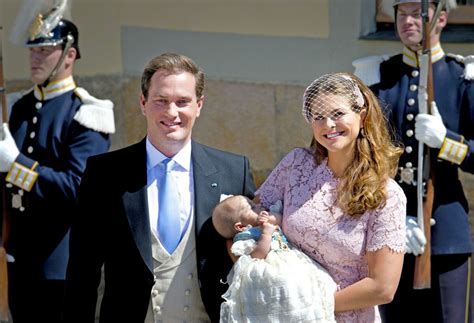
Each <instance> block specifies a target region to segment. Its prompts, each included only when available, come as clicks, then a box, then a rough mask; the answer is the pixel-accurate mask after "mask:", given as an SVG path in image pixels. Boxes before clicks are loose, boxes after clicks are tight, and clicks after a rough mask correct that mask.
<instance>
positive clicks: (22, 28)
mask: <svg viewBox="0 0 474 323" xmlns="http://www.w3.org/2000/svg"><path fill="white" fill-rule="evenodd" d="M71 6H72V1H71V0H69V1H67V0H23V2H22V5H21V7H20V11H19V12H18V15H17V16H16V18H15V22H14V24H13V27H12V31H11V34H10V41H11V42H12V43H14V44H16V45H18V46H23V45H25V44H26V41H27V40H28V39H29V38H31V37H32V31H31V28H32V26H35V20H36V19H38V16H39V15H41V16H42V17H43V18H44V19H42V21H41V24H42V25H41V26H37V25H36V28H37V30H36V31H35V33H36V35H35V36H36V37H44V36H46V35H47V34H48V33H50V32H51V30H53V29H54V28H55V27H56V26H57V24H58V23H59V21H60V20H61V18H65V19H71Z"/></svg>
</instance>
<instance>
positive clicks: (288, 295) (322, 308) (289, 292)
mask: <svg viewBox="0 0 474 323" xmlns="http://www.w3.org/2000/svg"><path fill="white" fill-rule="evenodd" d="M256 230H257V228H252V229H251V231H253V233H252V232H250V233H246V235H247V239H245V238H244V239H243V240H239V241H236V242H234V244H233V245H232V252H233V253H234V254H235V255H237V256H240V257H239V259H238V260H237V262H236V263H235V264H234V267H233V269H232V271H231V272H230V274H229V276H228V277H227V280H228V283H229V288H228V290H227V292H226V293H225V294H224V295H223V296H222V297H223V298H224V299H225V301H224V302H223V303H222V305H221V317H220V322H223V323H224V322H258V323H264V322H285V323H287V322H325V323H328V322H329V323H330V322H336V321H335V319H334V293H335V291H336V287H337V286H336V283H335V282H334V280H333V279H332V278H331V276H329V274H328V273H327V272H326V271H325V270H324V269H323V268H322V267H321V266H320V265H319V264H317V263H316V262H314V261H313V260H311V259H310V258H309V257H308V256H306V255H305V254H304V253H302V252H300V251H298V250H296V249H293V248H291V246H288V244H287V242H286V238H285V237H284V236H283V234H282V233H281V231H280V230H277V231H275V233H274V234H273V236H272V244H271V251H270V252H269V254H268V255H267V257H266V258H265V259H256V258H252V257H251V256H250V253H251V252H252V250H253V248H254V246H255V244H256V240H257V239H258V233H256V234H255V231H256ZM234 241H235V239H234Z"/></svg>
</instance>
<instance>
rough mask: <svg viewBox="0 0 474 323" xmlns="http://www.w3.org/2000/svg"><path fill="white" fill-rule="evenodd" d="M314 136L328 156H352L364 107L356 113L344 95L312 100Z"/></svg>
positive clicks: (363, 114)
mask: <svg viewBox="0 0 474 323" xmlns="http://www.w3.org/2000/svg"><path fill="white" fill-rule="evenodd" d="M312 111H313V121H312V123H311V125H312V128H313V135H314V138H315V139H316V141H317V142H318V143H320V144H321V145H322V146H323V147H325V148H326V149H327V150H328V157H329V158H331V156H338V157H348V158H352V155H353V151H354V147H355V142H356V139H357V137H358V136H359V132H360V129H361V127H362V123H363V118H364V116H365V109H364V110H362V111H361V112H359V113H357V112H354V111H353V110H352V106H351V105H350V103H349V100H347V99H346V98H344V97H341V96H337V95H329V96H328V95H324V100H318V98H317V97H316V98H315V99H314V101H313V102H312Z"/></svg>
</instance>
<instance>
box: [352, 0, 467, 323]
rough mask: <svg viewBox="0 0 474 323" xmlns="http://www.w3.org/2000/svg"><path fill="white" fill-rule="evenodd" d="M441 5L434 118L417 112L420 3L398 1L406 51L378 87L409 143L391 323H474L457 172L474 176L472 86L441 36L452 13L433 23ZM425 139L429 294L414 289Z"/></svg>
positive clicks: (434, 35) (434, 36)
mask: <svg viewBox="0 0 474 323" xmlns="http://www.w3.org/2000/svg"><path fill="white" fill-rule="evenodd" d="M441 5H442V4H439V3H438V1H433V2H430V5H429V16H430V20H431V19H434V21H435V23H434V27H433V29H432V31H431V33H430V42H431V47H432V48H431V59H432V63H433V65H432V67H433V85H434V100H435V101H436V104H437V107H436V106H435V107H433V109H432V114H431V115H430V114H420V113H418V112H419V111H418V98H417V95H418V85H419V79H420V75H419V74H420V68H419V57H420V54H421V44H420V42H421V39H422V18H421V1H420V0H418V1H415V0H411V1H407V0H405V1H395V4H394V7H395V17H396V18H395V19H396V20H395V22H396V23H395V25H396V29H397V32H398V36H399V37H400V40H401V41H402V43H403V45H404V48H403V53H402V54H399V55H395V56H393V57H390V58H389V59H388V60H386V61H384V62H382V63H381V64H380V69H379V71H377V72H380V81H379V82H378V83H377V84H374V85H373V86H372V89H373V90H374V92H375V93H376V94H377V95H378V97H379V98H380V100H381V102H383V103H384V104H386V105H387V107H388V110H389V111H388V113H389V118H390V121H391V122H392V123H393V124H394V125H395V127H396V130H397V135H398V138H397V139H399V140H401V141H402V142H403V143H404V145H405V152H404V154H403V155H402V156H401V158H400V162H399V174H398V176H397V178H398V180H399V182H400V185H401V186H402V188H403V189H404V191H405V194H406V196H407V199H408V204H407V255H406V256H405V263H404V269H403V273H402V278H401V282H400V285H399V288H398V291H397V293H396V295H395V298H394V300H393V302H392V303H391V304H389V305H387V306H385V314H386V322H471V318H470V299H469V296H470V291H469V279H470V262H471V260H470V259H471V253H472V250H473V245H472V241H471V236H470V230H469V221H468V202H467V200H466V197H465V195H464V192H463V189H462V185H461V182H460V181H459V178H458V170H459V169H461V170H463V171H466V172H470V173H474V128H473V125H474V84H473V82H472V77H473V76H472V75H469V72H468V69H467V66H466V67H465V66H464V63H463V58H462V57H459V56H452V55H446V54H445V53H444V51H443V49H442V47H441V44H440V34H441V31H442V29H443V28H444V27H445V26H446V23H447V18H448V10H449V9H450V8H452V6H448V7H443V8H440V9H441V12H440V14H439V17H434V18H433V16H434V12H435V10H436V9H437V6H441ZM448 5H449V4H448ZM466 62H467V60H466ZM359 63H360V61H359ZM355 65H357V62H355ZM356 72H357V71H356ZM419 141H421V142H422V143H424V144H425V145H426V146H428V147H430V148H431V157H432V160H431V167H432V168H433V171H434V192H435V193H434V203H433V214H432V218H433V219H434V220H435V221H434V223H435V224H434V225H433V226H432V227H431V252H432V257H431V266H432V268H431V289H425V290H414V289H413V271H414V263H415V257H414V255H415V256H416V255H419V254H421V253H423V251H424V245H425V244H426V239H425V237H424V234H423V232H422V231H421V230H420V228H419V226H418V224H417V221H416V215H417V211H416V207H417V195H416V167H417V163H418V156H417V154H418V142H419Z"/></svg>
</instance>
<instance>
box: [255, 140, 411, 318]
mask: <svg viewBox="0 0 474 323" xmlns="http://www.w3.org/2000/svg"><path fill="white" fill-rule="evenodd" d="M336 184H337V179H336V178H335V177H334V175H333V173H332V171H331V170H330V169H329V168H328V166H327V160H325V161H324V162H323V163H321V164H320V165H316V162H315V160H314V158H313V156H312V152H311V151H310V150H309V149H303V148H297V149H295V150H293V151H291V152H290V153H289V154H288V155H286V156H285V157H284V158H283V160H282V161H281V162H280V163H279V164H278V165H277V167H276V168H275V169H274V170H273V171H272V173H271V174H270V176H269V177H268V178H267V180H266V181H265V182H264V183H263V184H262V186H261V187H260V188H259V189H258V191H257V192H256V194H257V195H259V196H260V198H261V201H262V204H263V206H264V207H269V206H270V205H271V204H273V203H275V201H277V200H283V223H282V228H283V232H284V233H285V235H286V237H287V239H288V240H289V242H290V243H292V244H293V245H294V246H296V247H298V248H300V249H301V250H302V251H303V252H304V253H306V254H307V255H308V256H310V257H311V258H313V259H314V260H315V261H316V262H318V263H319V264H321V265H322V266H323V267H324V268H325V269H326V270H327V271H328V272H329V274H330V275H331V276H332V278H333V279H334V281H335V282H336V284H338V286H339V288H340V289H343V288H345V287H347V286H349V285H352V284H353V283H355V282H357V281H359V280H361V279H363V278H364V277H367V275H368V265H367V258H366V253H367V252H368V251H377V250H379V249H381V248H382V247H385V246H388V247H389V248H390V249H392V250H394V251H396V252H404V250H405V208H406V197H405V195H404V193H403V191H402V189H401V188H400V187H399V186H398V184H397V183H396V182H395V181H393V180H389V181H388V182H387V192H388V194H387V196H388V199H387V202H386V203H385V205H384V206H383V207H380V208H378V209H377V210H374V211H370V212H366V213H365V214H363V215H362V216H361V217H358V218H353V217H350V216H348V215H346V214H344V213H343V212H342V210H341V209H340V208H339V207H337V206H336V201H335V197H336V191H335V189H336ZM336 321H337V322H348V323H349V322H350V323H355V322H361V323H362V322H363V323H369V322H380V321H381V320H380V315H379V311H378V308H377V307H370V308H365V309H360V310H354V311H347V312H340V313H336Z"/></svg>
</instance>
